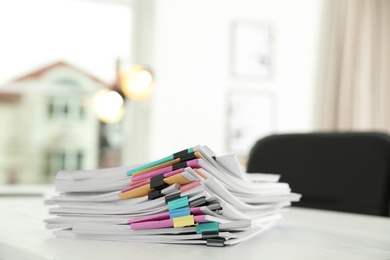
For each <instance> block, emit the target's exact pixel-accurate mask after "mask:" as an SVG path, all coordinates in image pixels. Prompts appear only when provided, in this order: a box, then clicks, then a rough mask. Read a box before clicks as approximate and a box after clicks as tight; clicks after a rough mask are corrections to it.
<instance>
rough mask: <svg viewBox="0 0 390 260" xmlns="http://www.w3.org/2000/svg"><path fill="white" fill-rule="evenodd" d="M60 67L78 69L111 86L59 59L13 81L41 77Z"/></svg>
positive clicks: (86, 73)
mask: <svg viewBox="0 0 390 260" xmlns="http://www.w3.org/2000/svg"><path fill="white" fill-rule="evenodd" d="M58 67H67V68H71V69H73V70H75V71H78V72H80V73H82V74H84V75H86V76H87V77H89V78H90V79H92V80H93V81H95V82H97V83H99V84H103V85H106V86H110V85H109V84H107V83H106V82H103V81H102V80H100V79H98V78H97V77H95V76H93V75H92V74H90V73H88V72H86V71H84V70H82V69H80V68H77V67H75V66H73V65H70V64H69V63H66V62H63V61H58V62H55V63H53V64H50V65H48V66H45V67H43V68H40V69H38V70H35V71H33V72H30V73H28V74H26V75H24V76H21V77H18V78H16V79H14V80H13V81H12V82H11V83H16V82H20V81H23V80H26V79H32V78H39V77H40V76H42V75H43V74H45V73H46V72H47V71H50V70H52V69H54V68H58Z"/></svg>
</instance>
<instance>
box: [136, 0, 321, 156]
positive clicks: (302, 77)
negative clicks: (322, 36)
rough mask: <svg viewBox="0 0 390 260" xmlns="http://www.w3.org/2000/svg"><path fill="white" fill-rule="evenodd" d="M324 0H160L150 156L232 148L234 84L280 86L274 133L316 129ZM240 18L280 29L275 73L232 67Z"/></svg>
mask: <svg viewBox="0 0 390 260" xmlns="http://www.w3.org/2000/svg"><path fill="white" fill-rule="evenodd" d="M322 1H323V0H294V1H288V0H275V1H266V0H230V1H223V0H212V1H210V0H209V1H206V0H197V1H194V0H158V1H154V8H152V9H151V12H153V13H154V18H153V19H154V21H153V24H154V27H153V35H154V37H153V42H154V45H153V49H151V52H152V53H153V54H154V55H153V58H149V61H150V62H151V65H152V67H153V70H154V72H155V78H156V89H155V93H154V96H153V98H152V100H151V106H152V107H151V111H152V115H151V118H150V120H151V121H150V123H151V129H150V140H151V142H150V145H149V146H148V147H149V149H150V152H149V154H148V158H145V160H150V159H156V158H158V157H161V156H163V155H165V154H167V153H170V152H175V151H176V150H180V149H183V148H186V147H190V146H194V145H197V144H206V145H208V146H209V147H210V148H212V149H213V150H215V151H216V152H217V153H225V152H228V151H227V145H226V143H227V142H226V137H227V129H226V124H227V122H226V120H227V102H226V97H227V93H228V92H229V91H230V90H231V89H235V90H237V89H240V88H242V89H256V90H257V89H259V90H262V89H264V90H267V91H271V92H272V93H274V94H275V95H276V97H277V106H276V110H275V114H274V116H275V132H279V133H280V132H302V131H310V130H311V129H312V128H313V114H312V110H313V95H314V87H315V84H314V82H315V73H316V70H315V68H316V57H317V45H318V36H319V28H320V20H321V19H320V18H321V7H322ZM240 20H245V21H254V22H261V23H267V24H270V25H271V26H272V27H273V28H274V59H275V60H274V64H275V67H274V72H273V76H272V78H271V79H269V80H258V81H239V80H236V79H234V78H233V77H232V76H231V74H230V73H229V66H230V65H229V62H230V53H229V52H230V37H231V35H230V32H231V31H230V28H231V25H232V23H233V22H234V21H240ZM144 33H146V32H144ZM138 47H139V48H138V51H140V50H142V46H138ZM146 47H147V45H146ZM140 48H141V49H140ZM143 51H145V50H143ZM248 116H250V115H248ZM145 120H147V119H145Z"/></svg>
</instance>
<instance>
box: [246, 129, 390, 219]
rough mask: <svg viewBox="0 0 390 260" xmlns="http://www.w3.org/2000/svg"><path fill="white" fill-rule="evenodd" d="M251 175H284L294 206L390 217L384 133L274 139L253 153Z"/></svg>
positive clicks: (389, 146)
mask: <svg viewBox="0 0 390 260" xmlns="http://www.w3.org/2000/svg"><path fill="white" fill-rule="evenodd" d="M247 171H248V172H249V173H254V172H261V173H279V174H281V179H280V181H281V182H286V183H288V184H289V185H290V187H291V189H292V190H293V192H297V193H301V194H302V199H301V201H300V202H298V203H294V205H295V206H301V207H309V208H318V209H327V210H336V211H344V212H353V213H361V214H370V215H379V216H389V200H390V192H389V190H390V136H389V135H387V134H384V133H375V132H374V133H360V132H353V133H308V134H283V135H271V136H268V137H265V138H263V139H261V140H259V141H258V142H257V143H256V144H255V145H254V146H253V148H252V150H251V152H250V155H249V160H248V164H247Z"/></svg>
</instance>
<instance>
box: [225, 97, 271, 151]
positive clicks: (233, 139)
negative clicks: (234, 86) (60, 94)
mask: <svg viewBox="0 0 390 260" xmlns="http://www.w3.org/2000/svg"><path fill="white" fill-rule="evenodd" d="M228 99H229V100H228V103H229V113H228V129H229V130H228V133H229V135H228V144H229V151H230V152H232V153H235V154H237V155H238V156H239V157H241V158H246V157H247V156H248V155H249V152H250V149H251V148H252V146H253V145H254V144H255V142H256V141H257V140H259V139H260V138H262V137H265V136H266V135H269V134H271V133H272V132H273V131H274V129H275V127H274V125H275V118H276V116H275V112H276V111H275V107H276V104H275V98H274V95H273V93H270V92H257V91H243V90H240V91H232V92H231V93H230V94H229V96H228Z"/></svg>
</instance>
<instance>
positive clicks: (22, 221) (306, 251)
mask: <svg viewBox="0 0 390 260" xmlns="http://www.w3.org/2000/svg"><path fill="white" fill-rule="evenodd" d="M47 209H48V208H47V207H46V206H44V205H43V200H42V198H39V197H36V198H12V197H3V198H0V259H1V260H3V259H7V260H8V259H29V260H35V259H65V260H68V259H69V260H78V259H80V260H81V259H82V260H85V259H94V260H98V259H118V260H121V259H126V260H129V259H142V260H147V259H156V260H157V259H197V260H198V259H224V260H226V259H235V260H237V259H245V260H247V259H354V260H355V259H390V219H388V218H383V217H374V216H366V215H357V214H346V213H337V212H331V211H320V210H309V209H300V208H292V209H291V210H290V211H288V212H286V213H284V214H283V216H284V218H283V220H281V221H280V222H279V224H278V225H277V226H275V227H273V228H271V229H269V230H267V231H266V232H265V233H262V234H260V235H258V236H257V237H255V238H252V239H250V240H248V241H246V242H243V243H241V244H238V245H235V246H230V247H224V248H216V247H206V246H192V245H164V244H148V243H124V242H104V241H84V240H67V239H58V238H55V237H54V236H53V235H52V233H51V231H50V230H46V229H45V227H44V225H43V221H42V220H43V219H44V218H45V217H46V216H47V215H46V212H47Z"/></svg>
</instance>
